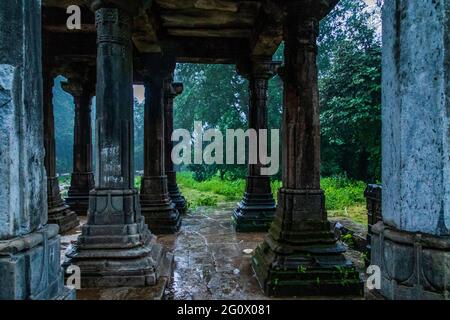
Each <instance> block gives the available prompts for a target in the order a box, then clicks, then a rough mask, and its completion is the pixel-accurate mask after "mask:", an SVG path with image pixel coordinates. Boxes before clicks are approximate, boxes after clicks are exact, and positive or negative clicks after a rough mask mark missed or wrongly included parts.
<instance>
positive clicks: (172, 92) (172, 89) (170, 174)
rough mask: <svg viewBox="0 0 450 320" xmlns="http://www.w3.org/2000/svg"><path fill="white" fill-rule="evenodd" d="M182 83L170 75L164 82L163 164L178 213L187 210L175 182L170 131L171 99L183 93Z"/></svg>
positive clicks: (175, 175)
mask: <svg viewBox="0 0 450 320" xmlns="http://www.w3.org/2000/svg"><path fill="white" fill-rule="evenodd" d="M183 89H184V88H183V84H182V83H173V82H172V77H170V78H169V79H168V80H166V81H165V82H164V114H165V117H164V124H165V127H164V137H165V138H164V140H165V163H166V164H165V166H166V175H167V187H168V190H169V197H170V199H171V200H172V202H173V203H174V204H175V208H176V209H177V210H178V212H180V213H185V212H186V210H187V204H186V199H185V198H184V197H183V195H182V194H181V191H180V188H178V184H177V173H176V172H175V169H174V165H173V162H172V148H173V142H172V132H173V101H174V99H175V97H176V96H178V95H180V94H181V93H183Z"/></svg>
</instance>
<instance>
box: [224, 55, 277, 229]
mask: <svg viewBox="0 0 450 320" xmlns="http://www.w3.org/2000/svg"><path fill="white" fill-rule="evenodd" d="M250 64H251V65H250V68H249V72H248V74H246V75H245V76H246V77H247V78H248V80H249V95H250V101H249V108H248V121H249V129H254V130H255V131H256V132H257V134H258V137H259V138H261V136H260V135H259V133H260V130H261V129H267V89H268V82H269V79H270V78H271V77H272V76H273V75H274V74H275V73H276V71H277V69H278V67H279V65H280V63H278V62H273V61H272V60H271V58H270V57H252V59H251V62H250ZM256 148H257V151H258V160H260V159H259V143H258V144H257V147H256ZM262 167H263V166H262V164H261V163H260V162H259V161H258V163H255V164H249V165H248V176H247V179H246V188H245V194H244V198H243V200H242V201H241V202H240V203H239V204H238V207H237V208H236V210H234V212H233V221H234V225H235V228H236V230H237V231H241V232H246V231H267V230H268V229H269V227H270V224H271V223H272V221H273V217H274V214H275V200H274V199H273V195H272V190H271V186H270V177H269V176H264V175H261V168H262Z"/></svg>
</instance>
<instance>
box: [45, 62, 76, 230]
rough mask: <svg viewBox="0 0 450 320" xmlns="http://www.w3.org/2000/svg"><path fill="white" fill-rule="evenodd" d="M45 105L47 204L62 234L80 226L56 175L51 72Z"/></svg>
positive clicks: (52, 78)
mask: <svg viewBox="0 0 450 320" xmlns="http://www.w3.org/2000/svg"><path fill="white" fill-rule="evenodd" d="M43 81H44V85H43V89H44V90H43V100H44V101H43V103H44V148H45V159H44V164H45V170H46V172H47V203H48V220H49V223H53V224H57V225H58V226H59V229H60V230H59V231H60V233H64V232H66V231H69V230H70V229H73V228H75V227H76V226H78V224H79V221H78V219H77V216H76V215H75V213H74V212H73V211H71V210H70V208H69V207H68V206H67V205H66V203H65V202H64V200H63V199H62V197H61V193H60V188H59V182H58V177H57V174H56V142H55V120H54V115H53V82H54V75H53V73H52V72H51V71H50V70H45V71H44V73H43Z"/></svg>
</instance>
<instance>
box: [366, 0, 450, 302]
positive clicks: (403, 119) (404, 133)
mask: <svg viewBox="0 0 450 320" xmlns="http://www.w3.org/2000/svg"><path fill="white" fill-rule="evenodd" d="M449 4H450V1H448V0H444V1H440V2H439V3H437V4H436V3H433V2H432V1H385V3H384V9H383V10H384V12H383V70H384V72H383V83H382V85H383V97H382V122H383V128H382V160H383V163H382V165H383V177H382V181H383V197H382V212H383V222H379V223H378V224H377V225H376V226H374V227H372V232H373V236H372V256H371V258H372V261H371V263H372V264H373V265H378V266H379V267H380V269H381V278H382V281H381V289H380V290H379V293H380V294H381V295H382V296H384V297H385V298H387V299H449V288H450V251H449V248H450V197H449V195H450V159H449V154H450V147H449V146H450V136H449V123H450V121H449V100H448V98H447V97H448V95H449V83H448V77H449V74H450V73H449V72H450V71H449V69H448V53H447V52H448V50H449V46H450V42H449V41H448V40H449V36H450V33H449V30H448V23H447V22H448V20H447V11H448V9H447V8H448V5H449Z"/></svg>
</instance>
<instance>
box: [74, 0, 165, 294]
mask: <svg viewBox="0 0 450 320" xmlns="http://www.w3.org/2000/svg"><path fill="white" fill-rule="evenodd" d="M127 4H128V5H129V6H130V8H119V7H114V6H113V5H112V4H111V2H110V1H94V4H93V9H94V10H95V15H96V27H97V46H98V50H97V87H96V99H97V103H96V107H97V112H96V135H97V139H96V143H95V152H96V154H97V161H96V166H97V168H96V179H95V189H94V190H92V191H91V193H90V199H89V213H88V221H87V224H86V225H84V226H83V230H82V234H81V236H80V237H79V238H78V243H77V246H76V247H74V249H73V250H72V251H71V252H70V253H68V258H69V261H68V263H67V264H66V265H69V263H72V264H76V265H78V266H79V267H80V269H81V282H82V287H84V288H93V287H94V288H96V287H143V286H149V285H155V284H157V282H158V278H159V277H160V275H161V274H165V272H166V271H163V270H161V269H160V268H161V267H164V268H167V267H168V268H170V266H171V259H172V257H171V256H168V255H166V252H165V250H164V249H163V248H162V247H161V246H160V245H158V244H157V243H156V237H155V236H154V235H152V234H151V233H150V232H149V230H148V228H147V226H146V224H145V220H144V219H143V217H142V215H141V210H140V206H139V198H138V193H137V190H136V189H135V188H134V170H133V150H134V148H133V142H134V141H133V119H134V117H133V87H132V84H133V55H132V42H131V28H132V12H131V11H128V10H131V8H132V6H133V4H136V1H131V2H129V3H127Z"/></svg>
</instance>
